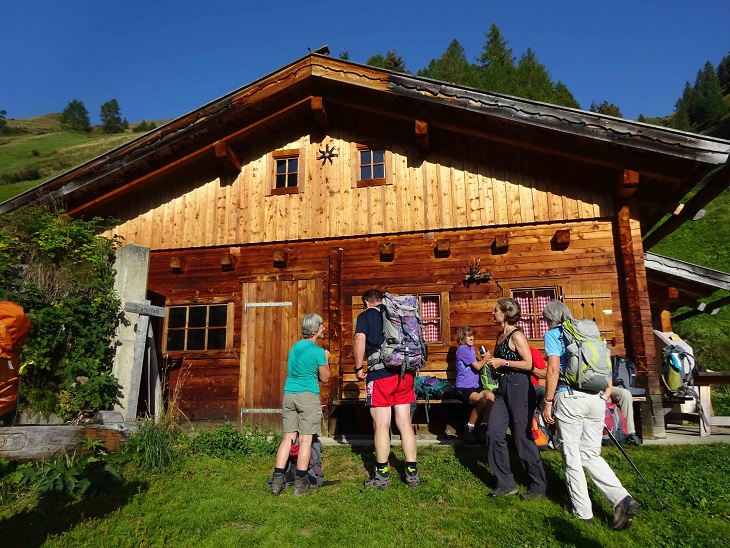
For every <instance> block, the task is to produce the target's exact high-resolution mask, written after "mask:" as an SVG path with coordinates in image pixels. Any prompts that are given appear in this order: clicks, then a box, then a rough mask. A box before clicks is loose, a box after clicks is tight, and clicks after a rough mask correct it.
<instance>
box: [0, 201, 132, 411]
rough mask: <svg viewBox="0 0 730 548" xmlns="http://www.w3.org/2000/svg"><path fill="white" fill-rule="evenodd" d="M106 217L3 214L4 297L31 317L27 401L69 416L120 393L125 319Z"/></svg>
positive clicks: (44, 211) (24, 376) (25, 361)
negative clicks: (119, 349)
mask: <svg viewBox="0 0 730 548" xmlns="http://www.w3.org/2000/svg"><path fill="white" fill-rule="evenodd" d="M104 227H105V224H104V221H102V219H99V218H96V219H92V220H91V221H85V220H74V219H71V218H70V217H68V216H67V215H64V214H60V213H57V212H53V211H51V210H50V209H49V208H44V207H29V208H25V209H22V210H19V211H15V212H13V213H10V214H6V215H3V216H2V217H0V300H8V301H13V302H16V303H18V304H19V305H21V306H22V307H23V308H24V309H25V311H26V314H28V317H29V318H30V319H31V322H32V330H31V335H30V338H29V339H28V342H27V343H26V345H25V347H24V349H23V351H22V353H21V367H20V383H21V384H20V392H19V394H20V405H21V407H25V408H28V409H29V410H30V411H32V412H36V413H41V414H44V415H47V414H50V413H56V414H58V415H60V416H61V417H62V418H64V419H66V420H70V419H80V418H84V417H88V416H91V415H93V414H94V413H95V412H96V411H98V410H100V409H108V408H109V407H110V406H111V405H112V404H113V403H115V402H116V401H117V392H118V384H117V381H116V379H114V378H113V377H112V375H111V366H112V357H113V348H112V347H111V339H112V336H113V335H114V332H115V329H116V327H117V325H118V323H119V304H120V303H119V299H118V298H117V296H116V294H115V293H114V270H113V263H114V258H115V256H114V252H115V250H116V248H117V247H118V246H119V245H120V243H121V241H120V238H118V237H116V236H114V237H112V238H105V237H101V236H98V235H97V234H98V233H100V232H101V231H102V230H103V229H104Z"/></svg>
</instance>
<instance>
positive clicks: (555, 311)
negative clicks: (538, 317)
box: [542, 301, 575, 329]
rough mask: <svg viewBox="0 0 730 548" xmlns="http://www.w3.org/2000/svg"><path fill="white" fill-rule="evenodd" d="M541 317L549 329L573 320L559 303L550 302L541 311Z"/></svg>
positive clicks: (563, 304)
mask: <svg viewBox="0 0 730 548" xmlns="http://www.w3.org/2000/svg"><path fill="white" fill-rule="evenodd" d="M542 317H543V318H544V319H545V321H546V322H547V324H548V327H549V328H550V329H553V328H554V327H558V326H560V325H561V324H562V323H563V322H564V321H565V320H574V319H575V318H573V314H571V313H570V309H569V308H568V307H567V306H565V303H562V302H560V301H550V302H549V303H547V304H546V305H545V308H543V309H542Z"/></svg>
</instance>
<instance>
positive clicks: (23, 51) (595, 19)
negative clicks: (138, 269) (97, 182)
mask: <svg viewBox="0 0 730 548" xmlns="http://www.w3.org/2000/svg"><path fill="white" fill-rule="evenodd" d="M0 13H1V14H2V18H1V19H0V109H5V110H7V111H8V114H7V116H8V118H26V117H30V116H38V115H41V114H47V113H50V112H60V111H62V110H63V108H64V107H65V106H66V105H67V104H68V102H69V101H71V100H73V99H79V100H81V101H83V103H84V104H85V105H86V108H87V109H88V110H89V113H90V115H91V120H92V123H98V114H99V108H100V106H101V104H102V103H104V102H105V101H107V100H109V99H111V98H116V99H117V101H118V102H119V105H120V107H121V110H122V115H123V116H124V117H126V118H127V119H128V120H129V121H130V122H139V121H141V120H143V119H147V120H150V119H163V118H176V117H178V116H181V115H183V114H186V113H187V112H190V111H192V110H194V109H196V108H198V107H199V106H202V105H203V104H205V103H207V102H209V101H212V100H214V99H216V98H218V97H220V96H222V95H225V94H226V93H228V92H230V91H232V90H234V89H236V88H239V87H241V86H243V85H245V84H247V83H249V82H251V81H253V80H256V79H258V78H260V77H261V76H264V75H266V74H268V73H270V72H272V71H274V70H275V69H277V68H279V67H281V66H283V65H286V64H288V63H289V62H291V61H293V60H295V59H298V58H300V57H302V56H303V55H306V54H307V48H308V47H309V48H312V49H316V48H318V47H320V46H322V45H324V44H327V45H329V47H330V49H331V51H332V55H333V56H337V55H338V54H339V53H340V52H342V51H343V50H344V49H347V50H349V52H350V59H351V60H353V61H356V62H360V63H364V62H366V61H367V59H368V58H369V57H370V56H371V55H373V54H375V53H383V54H385V52H386V51H387V50H388V49H392V48H395V49H396V50H397V51H398V53H399V54H400V55H401V56H402V57H403V58H404V59H405V61H406V65H407V68H408V69H409V70H411V71H412V72H414V73H415V72H416V71H417V70H418V69H420V68H423V67H425V66H426V65H427V64H428V62H429V61H430V60H431V59H433V58H436V57H439V56H440V55H441V54H442V53H443V52H444V50H445V49H446V47H447V46H448V44H449V43H450V42H451V40H453V39H454V38H456V39H458V40H459V41H460V42H461V44H462V45H463V46H464V48H465V50H466V53H467V56H468V57H469V58H470V60H472V61H473V60H474V59H475V58H476V57H478V56H479V55H480V53H481V50H482V46H483V45H484V34H485V33H486V32H487V31H488V30H489V27H490V25H491V24H492V23H496V24H497V25H498V26H499V28H500V30H501V31H502V34H503V35H504V37H505V38H506V39H507V40H508V42H509V44H508V45H509V47H511V48H512V50H513V53H514V54H515V56H516V57H517V58H519V56H520V55H521V54H522V53H523V52H524V51H525V50H526V49H527V48H528V47H531V48H532V49H533V50H534V51H535V52H536V54H537V58H538V59H539V60H540V61H541V62H542V63H543V64H544V65H545V66H546V67H547V68H548V70H549V71H550V74H551V76H552V77H553V79H554V80H555V81H557V80H562V81H563V82H565V83H566V84H567V85H568V88H569V89H570V90H571V91H572V92H573V94H574V95H575V97H576V99H577V100H578V101H579V102H580V104H581V107H582V108H584V109H588V108H589V106H590V104H591V101H596V102H599V103H600V102H601V101H603V100H608V101H609V102H612V103H615V104H616V105H618V106H619V108H620V109H621V111H622V113H623V114H624V117H626V118H631V119H635V118H636V117H637V116H638V115H639V114H640V113H641V114H644V115H646V116H664V115H667V114H669V113H671V112H672V111H673V110H674V103H675V102H676V100H677V98H678V97H679V96H680V95H681V93H682V90H683V88H684V83H685V82H686V81H687V80H689V81H690V82H692V83H694V79H695V76H696V74H697V71H698V70H699V69H700V68H701V67H702V66H703V65H704V63H705V62H706V61H711V62H712V63H713V65H715V66H717V63H718V62H719V61H720V60H721V59H722V58H723V57H724V56H725V55H728V53H730V2H729V1H728V0H701V1H690V0H632V1H630V2H629V1H624V0H612V1H605V0H604V1H601V2H595V1H591V0H583V1H581V2H578V1H575V0H565V1H560V0H553V1H544V0H543V1H532V0H530V1H520V0H512V1H511V2H508V1H502V2H494V1H491V0H482V1H478V2H471V1H467V0H463V1H461V2H444V1H443V0H441V1H431V0H421V1H418V2H416V1H410V0H408V1H397V0H391V1H389V2H382V1H380V0H371V1H370V2H362V1H360V2H347V1H345V0H340V1H339V2H337V1H331V0H330V1H320V2H301V1H299V2H288V1H286V0H278V1H276V2H272V3H271V4H269V3H268V2H250V1H244V2H235V1H231V0H228V1H219V0H206V1H200V0H198V1H192V0H177V1H168V0H157V1H155V0H127V1H121V0H120V1H111V0H64V1H62V0H13V1H10V2H7V3H5V6H4V7H3V8H2V12H0Z"/></svg>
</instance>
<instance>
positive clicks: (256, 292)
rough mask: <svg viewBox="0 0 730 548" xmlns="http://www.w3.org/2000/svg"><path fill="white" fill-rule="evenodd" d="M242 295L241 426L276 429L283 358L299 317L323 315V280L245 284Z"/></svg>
mask: <svg viewBox="0 0 730 548" xmlns="http://www.w3.org/2000/svg"><path fill="white" fill-rule="evenodd" d="M242 296H243V298H242V301H243V302H242V306H243V311H242V312H243V319H242V322H241V326H242V332H241V374H240V380H239V391H238V407H239V409H240V417H241V423H242V424H246V423H248V424H250V425H258V426H259V427H260V428H262V429H267V428H271V429H273V430H281V429H282V423H281V401H282V398H283V390H284V381H285V380H286V370H287V369H286V365H287V356H288V354H289V349H290V348H291V347H292V345H293V344H294V343H295V342H297V341H298V340H299V339H300V338H301V336H302V333H301V326H302V318H303V317H304V316H305V315H306V314H309V313H311V312H314V313H316V314H319V315H320V316H323V314H322V280H321V279H307V280H275V281H269V280H266V281H254V282H246V283H244V284H243V294H242Z"/></svg>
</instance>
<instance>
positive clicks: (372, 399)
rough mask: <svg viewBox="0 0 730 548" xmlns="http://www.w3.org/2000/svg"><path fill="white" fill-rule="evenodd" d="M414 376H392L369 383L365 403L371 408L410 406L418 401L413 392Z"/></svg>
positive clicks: (366, 388)
mask: <svg viewBox="0 0 730 548" xmlns="http://www.w3.org/2000/svg"><path fill="white" fill-rule="evenodd" d="M413 380H414V376H413V375H411V374H408V373H407V374H405V375H403V378H401V377H400V375H392V376H390V377H384V378H382V379H377V380H374V381H370V382H369V383H367V385H366V387H365V403H366V405H368V406H370V407H391V406H393V405H403V404H410V403H413V402H414V401H416V393H415V391H414V390H413Z"/></svg>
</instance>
